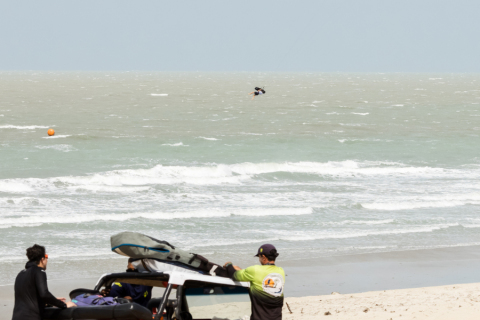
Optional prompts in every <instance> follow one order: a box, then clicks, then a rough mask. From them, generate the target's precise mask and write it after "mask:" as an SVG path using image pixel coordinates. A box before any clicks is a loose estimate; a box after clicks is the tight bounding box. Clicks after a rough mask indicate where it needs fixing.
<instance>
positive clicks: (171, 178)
mask: <svg viewBox="0 0 480 320" xmlns="http://www.w3.org/2000/svg"><path fill="white" fill-rule="evenodd" d="M280 172H284V173H305V174H314V175H319V176H335V177H352V176H355V177H360V176H363V177H375V176H392V177H397V178H398V177H406V178H408V179H410V178H419V177H420V178H422V179H424V178H438V177H441V178H455V179H457V178H468V179H474V178H480V169H478V168H470V169H462V170H460V169H443V168H431V167H409V166H405V165H402V164H398V163H391V162H381V161H378V162H367V161H365V162H357V161H353V160H346V161H339V162H335V161H330V162H324V163H321V162H285V163H249V162H245V163H239V164H229V165H227V164H218V165H205V166H191V167H190V166H163V165H157V166H155V167H153V168H150V169H127V170H113V171H107V172H101V173H96V174H91V175H85V176H64V177H53V178H45V179H40V178H27V179H4V180H0V186H1V189H0V190H2V191H3V192H9V191H5V190H14V191H13V192H19V190H22V191H25V192H30V191H34V190H37V191H39V192H45V191H58V190H59V189H73V190H75V188H79V187H82V188H84V189H85V188H89V187H90V188H92V187H91V186H107V187H111V186H125V187H128V186H149V185H172V184H183V183H185V184H192V185H218V184H242V183H245V182H247V181H250V180H252V179H255V178H256V176H257V175H262V174H271V173H280ZM10 185H11V186H12V187H11V188H10V187H9V186H10ZM97 191H100V189H97ZM110 191H111V190H108V192H110ZM125 191H126V190H123V191H122V192H125ZM131 191H132V192H136V190H133V189H132V190H131ZM402 200H404V199H402ZM452 200H462V199H452ZM425 201H432V202H436V201H437V200H436V199H425ZM402 202H404V201H402ZM363 205H364V208H367V209H375V208H377V209H380V207H381V206H384V207H385V208H386V207H388V206H391V204H390V203H387V204H382V203H380V204H378V203H364V204H363ZM393 205H394V206H397V205H396V204H393ZM401 205H404V204H402V203H400V204H398V206H401ZM398 206H397V207H398Z"/></svg>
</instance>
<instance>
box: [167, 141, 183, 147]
mask: <svg viewBox="0 0 480 320" xmlns="http://www.w3.org/2000/svg"><path fill="white" fill-rule="evenodd" d="M162 146H169V147H188V145H186V144H183V142H178V143H164V144H162Z"/></svg>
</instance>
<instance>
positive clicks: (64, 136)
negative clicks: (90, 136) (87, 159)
mask: <svg viewBox="0 0 480 320" xmlns="http://www.w3.org/2000/svg"><path fill="white" fill-rule="evenodd" d="M71 136H72V135H71V134H59V135H54V136H48V137H42V138H43V139H60V138H68V137H71Z"/></svg>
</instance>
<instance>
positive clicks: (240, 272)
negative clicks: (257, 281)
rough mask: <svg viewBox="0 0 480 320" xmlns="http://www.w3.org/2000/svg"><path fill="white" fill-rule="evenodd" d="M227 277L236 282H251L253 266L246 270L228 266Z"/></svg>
mask: <svg viewBox="0 0 480 320" xmlns="http://www.w3.org/2000/svg"><path fill="white" fill-rule="evenodd" d="M227 271H228V275H229V276H230V277H231V278H232V279H233V280H236V281H246V282H250V281H253V275H254V266H252V267H248V268H246V269H240V268H239V267H237V266H234V265H229V266H228V267H227Z"/></svg>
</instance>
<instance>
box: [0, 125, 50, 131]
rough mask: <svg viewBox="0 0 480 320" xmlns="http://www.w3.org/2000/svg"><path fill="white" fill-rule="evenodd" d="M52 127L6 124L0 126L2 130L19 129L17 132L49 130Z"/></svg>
mask: <svg viewBox="0 0 480 320" xmlns="http://www.w3.org/2000/svg"><path fill="white" fill-rule="evenodd" d="M51 127H52V126H14V125H11V124H6V125H2V126H0V129H17V130H35V129H47V128H51Z"/></svg>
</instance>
